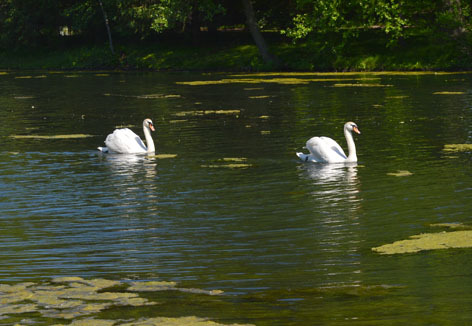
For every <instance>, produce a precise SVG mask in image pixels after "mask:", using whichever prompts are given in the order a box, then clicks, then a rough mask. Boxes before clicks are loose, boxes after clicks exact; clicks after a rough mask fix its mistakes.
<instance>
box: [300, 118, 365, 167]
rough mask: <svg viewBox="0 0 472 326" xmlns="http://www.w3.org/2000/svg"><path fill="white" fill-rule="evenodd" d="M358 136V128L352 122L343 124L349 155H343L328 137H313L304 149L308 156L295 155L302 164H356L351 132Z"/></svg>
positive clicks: (337, 145) (336, 144)
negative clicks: (307, 151)
mask: <svg viewBox="0 0 472 326" xmlns="http://www.w3.org/2000/svg"><path fill="white" fill-rule="evenodd" d="M353 131H354V132H355V133H357V134H360V133H361V132H360V131H359V128H357V125H356V124H355V123H354V122H346V123H345V124H344V136H346V141H347V148H348V151H349V155H348V156H346V154H344V151H343V149H342V148H341V146H339V144H338V143H337V142H336V141H334V140H333V139H331V138H329V137H313V138H310V139H309V140H308V141H307V142H306V148H307V149H308V150H309V151H310V154H303V153H297V156H298V157H299V158H300V159H301V160H302V161H304V162H317V163H343V162H357V154H356V145H355V144H354V139H353V138H352V132H353Z"/></svg>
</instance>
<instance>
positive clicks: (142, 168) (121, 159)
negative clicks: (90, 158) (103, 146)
mask: <svg viewBox="0 0 472 326" xmlns="http://www.w3.org/2000/svg"><path fill="white" fill-rule="evenodd" d="M101 157H102V159H103V160H104V161H106V162H107V163H108V166H109V167H110V170H111V171H112V172H114V173H117V174H118V175H120V176H122V177H125V178H126V177H135V176H136V175H142V172H144V176H145V177H146V178H148V179H152V178H155V177H156V176H157V169H156V167H157V163H156V159H155V158H153V157H150V156H148V155H134V154H108V155H101Z"/></svg>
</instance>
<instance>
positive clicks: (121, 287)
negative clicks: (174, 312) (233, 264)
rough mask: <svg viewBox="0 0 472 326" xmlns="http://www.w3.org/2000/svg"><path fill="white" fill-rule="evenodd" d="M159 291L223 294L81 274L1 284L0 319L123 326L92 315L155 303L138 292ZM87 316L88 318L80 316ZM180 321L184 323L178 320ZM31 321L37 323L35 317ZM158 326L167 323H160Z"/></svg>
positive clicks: (218, 291) (152, 322) (176, 320)
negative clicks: (29, 317) (29, 316)
mask: <svg viewBox="0 0 472 326" xmlns="http://www.w3.org/2000/svg"><path fill="white" fill-rule="evenodd" d="M157 291H180V292H185V293H194V294H205V295H219V294H222V293H223V291H220V290H204V289H194V288H180V287H177V283H175V282H156V281H151V282H139V281H134V282H121V281H113V280H106V279H100V278H98V279H90V280H86V279H83V278H81V277H58V278H54V279H52V280H50V281H49V282H44V283H32V282H27V283H26V282H25V283H18V284H14V285H9V284H0V319H5V318H21V316H17V315H19V314H24V313H34V314H35V316H36V317H34V318H55V319H57V318H60V319H67V320H73V321H72V323H71V324H69V325H121V324H122V323H124V321H111V320H100V319H93V315H95V314H97V313H100V312H102V311H103V310H105V309H109V308H113V307H120V306H128V307H141V306H149V305H156V304H158V303H157V302H154V301H150V300H148V299H147V298H143V297H140V296H139V292H157ZM84 317H85V319H79V318H84ZM184 318H194V317H184ZM195 318H196V317H195ZM169 320H171V321H172V322H175V325H186V320H185V319H184V320H181V318H174V319H169ZM203 320H204V319H201V321H203ZM131 321H132V319H129V320H128V321H127V322H130V323H129V325H135V324H134V322H131ZM161 321H163V319H161ZM179 321H183V322H184V323H183V324H182V323H179ZM32 322H33V323H34V322H35V320H32ZM135 322H136V325H155V323H154V321H152V319H151V320H150V321H149V323H147V324H145V323H144V322H145V319H139V320H137V321H135ZM12 324H13V323H12ZM58 325H59V324H58ZM156 325H158V324H156ZM159 325H166V324H165V323H159ZM189 325H190V324H189ZM201 325H218V324H216V323H214V322H211V321H208V323H207V324H201Z"/></svg>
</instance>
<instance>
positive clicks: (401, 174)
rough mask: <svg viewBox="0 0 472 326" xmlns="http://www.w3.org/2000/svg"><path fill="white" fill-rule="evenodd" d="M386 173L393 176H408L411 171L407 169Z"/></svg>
mask: <svg viewBox="0 0 472 326" xmlns="http://www.w3.org/2000/svg"><path fill="white" fill-rule="evenodd" d="M387 175H390V176H394V177H409V176H410V175H413V173H411V172H410V171H407V170H398V171H397V172H389V173H387Z"/></svg>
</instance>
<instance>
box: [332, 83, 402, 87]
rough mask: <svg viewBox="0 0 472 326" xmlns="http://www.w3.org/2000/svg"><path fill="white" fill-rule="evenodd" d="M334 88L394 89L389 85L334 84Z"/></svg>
mask: <svg viewBox="0 0 472 326" xmlns="http://www.w3.org/2000/svg"><path fill="white" fill-rule="evenodd" d="M333 87H393V85H388V84H385V85H384V84H343V83H338V84H334V85H333Z"/></svg>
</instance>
